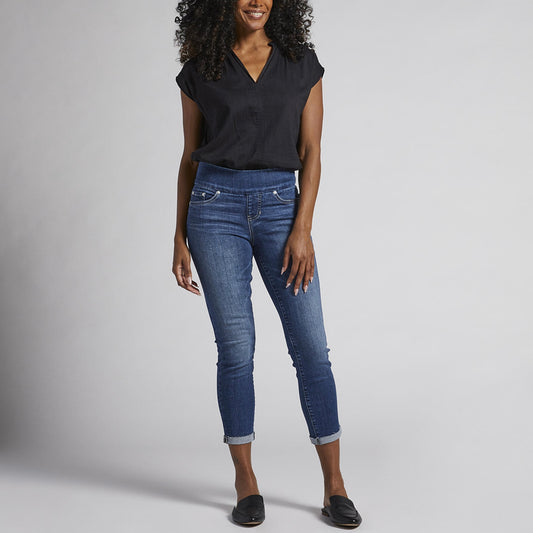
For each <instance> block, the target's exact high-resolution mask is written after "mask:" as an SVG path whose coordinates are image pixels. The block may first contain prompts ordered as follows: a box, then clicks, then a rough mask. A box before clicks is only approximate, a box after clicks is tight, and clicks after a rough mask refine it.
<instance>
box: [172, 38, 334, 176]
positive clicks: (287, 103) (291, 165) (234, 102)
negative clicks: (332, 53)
mask: <svg viewBox="0 0 533 533" xmlns="http://www.w3.org/2000/svg"><path fill="white" fill-rule="evenodd" d="M268 44H269V45H270V46H271V47H272V51H271V53H270V55H269V56H268V59H267V61H266V63H265V66H264V67H263V70H262V71H261V74H260V75H259V77H258V78H257V81H254V79H253V78H252V76H251V75H250V73H249V72H248V71H247V69H246V67H245V66H244V64H243V63H242V62H241V60H240V59H239V57H238V56H237V54H235V52H234V51H233V50H230V52H229V53H228V54H227V55H226V57H225V59H224V65H223V73H222V77H221V78H220V79H219V80H207V81H206V80H205V79H204V78H203V77H202V75H201V73H200V72H198V71H197V70H196V58H192V59H189V60H188V61H186V62H185V63H184V65H183V66H182V68H181V71H180V73H179V74H178V75H177V76H176V82H177V84H178V86H179V87H180V88H181V89H182V90H183V92H184V93H185V94H186V95H187V96H188V97H189V98H191V99H192V100H194V101H195V102H196V103H197V104H198V107H199V108H200V111H201V112H202V114H203V116H204V121H203V133H202V141H201V144H200V146H199V147H198V148H197V149H196V150H195V151H193V152H192V154H191V159H192V160H194V161H205V162H207V163H212V164H215V165H220V166H224V167H229V168H234V169H260V168H287V169H290V170H299V169H301V168H302V162H301V160H300V157H299V155H298V149H297V145H298V138H299V135H300V120H301V115H302V111H303V109H304V107H305V104H306V102H307V99H308V97H309V92H310V91H311V89H312V87H313V86H314V85H315V84H316V83H317V82H318V81H319V80H320V78H321V77H322V76H323V74H324V67H323V66H322V65H321V64H320V62H319V60H318V58H317V55H316V52H315V51H314V50H312V49H310V48H307V47H305V53H304V56H303V57H302V59H300V60H299V61H297V62H293V61H291V60H290V59H288V58H286V57H285V56H284V55H283V54H282V52H281V50H280V48H279V47H278V46H277V45H276V43H275V42H274V41H270V42H269V43H268Z"/></svg>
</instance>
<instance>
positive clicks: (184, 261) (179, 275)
mask: <svg viewBox="0 0 533 533" xmlns="http://www.w3.org/2000/svg"><path fill="white" fill-rule="evenodd" d="M172 272H173V273H174V275H175V276H176V280H177V281H178V285H179V286H180V287H183V288H184V289H186V290H188V291H190V292H193V293H194V294H198V296H200V290H199V287H198V283H196V281H194V280H193V279H192V271H191V252H190V251H189V248H188V247H187V245H186V244H185V243H184V242H183V241H174V261H173V265H172Z"/></svg>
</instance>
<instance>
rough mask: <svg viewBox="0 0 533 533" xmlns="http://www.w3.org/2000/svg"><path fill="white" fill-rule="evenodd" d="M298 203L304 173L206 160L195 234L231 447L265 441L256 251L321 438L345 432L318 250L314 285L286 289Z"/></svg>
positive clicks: (192, 206) (192, 210) (314, 438)
mask: <svg viewBox="0 0 533 533" xmlns="http://www.w3.org/2000/svg"><path fill="white" fill-rule="evenodd" d="M298 201H299V191H298V188H297V186H296V176H295V171H292V170H288V169H282V168H269V169H254V170H236V169H230V168H226V167H221V166H218V165H213V164H211V163H205V162H200V163H199V165H198V171H197V174H196V179H195V182H194V186H193V189H192V193H191V198H190V202H189V210H188V214H187V240H188V246H189V250H190V252H191V257H192V260H193V262H194V266H195V268H196V271H197V272H198V276H199V281H200V285H201V290H202V292H203V295H204V297H205V301H206V305H207V309H208V312H209V317H210V319H211V323H212V326H213V331H214V335H215V342H216V344H217V351H218V361H217V397H218V405H219V410H220V414H221V418H222V424H223V429H224V436H223V442H225V443H228V444H243V443H246V442H250V441H253V440H254V439H255V431H254V413H255V392H254V383H253V368H254V351H255V325H254V316H253V309H252V301H251V294H252V290H251V285H250V283H251V280H252V259H253V258H255V261H256V264H257V267H258V269H259V272H260V274H261V277H262V279H263V282H264V283H265V286H266V289H267V291H268V293H269V295H270V297H271V298H272V301H273V303H274V305H275V307H276V310H277V312H278V314H279V317H280V319H281V323H282V326H283V331H284V335H285V340H286V343H287V348H288V352H289V355H290V357H291V359H292V365H293V366H294V368H295V369H296V377H297V380H298V389H299V395H300V404H301V408H302V411H303V415H304V417H305V421H306V423H307V427H308V430H309V438H310V440H311V443H313V444H326V443H328V442H332V441H334V440H336V439H338V438H339V437H340V435H341V432H342V430H341V427H340V424H339V419H338V412H337V393H336V388H335V380H334V377H333V372H332V369H331V362H330V360H329V355H328V353H329V351H330V349H329V348H328V346H327V339H326V332H325V328H324V320H323V315H322V303H321V296H320V281H319V276H318V267H317V263H316V257H315V271H314V277H313V281H312V282H311V283H309V287H308V290H307V292H304V291H303V288H302V287H300V290H299V291H298V294H297V295H295V294H294V282H293V283H292V284H291V285H290V287H289V288H285V286H286V283H287V278H288V276H289V273H290V269H291V262H289V267H288V268H287V270H286V271H285V272H284V273H283V275H281V266H282V262H283V252H284V247H285V243H286V241H287V238H288V236H289V233H290V231H291V228H292V225H293V222H294V218H295V216H296V213H297V209H298ZM282 434H283V429H282V428H281V427H280V428H279V435H282Z"/></svg>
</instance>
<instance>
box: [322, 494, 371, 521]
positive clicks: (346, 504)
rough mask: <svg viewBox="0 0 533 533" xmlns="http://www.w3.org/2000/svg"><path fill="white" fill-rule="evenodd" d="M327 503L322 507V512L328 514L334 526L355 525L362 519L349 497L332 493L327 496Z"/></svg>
mask: <svg viewBox="0 0 533 533" xmlns="http://www.w3.org/2000/svg"><path fill="white" fill-rule="evenodd" d="M329 503H330V505H326V507H322V514H323V515H325V516H329V518H330V520H331V521H332V522H333V523H334V524H335V525H336V526H346V527H357V526H358V525H359V524H360V523H361V522H362V521H363V519H362V518H361V515H360V514H359V512H358V511H357V509H356V508H355V505H354V504H353V502H352V500H350V498H346V496H341V495H340V494H334V495H333V496H330V497H329Z"/></svg>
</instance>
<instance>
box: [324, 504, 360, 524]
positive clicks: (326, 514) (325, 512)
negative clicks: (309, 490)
mask: <svg viewBox="0 0 533 533" xmlns="http://www.w3.org/2000/svg"><path fill="white" fill-rule="evenodd" d="M322 514H323V515H324V516H327V517H328V518H329V519H330V520H331V522H332V523H333V524H335V525H336V526H342V527H349V528H351V529H355V528H356V527H359V526H360V525H361V522H359V524H351V523H348V524H343V523H342V522H335V521H334V520H333V518H331V516H329V513H328V512H327V510H326V509H325V508H323V509H322Z"/></svg>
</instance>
